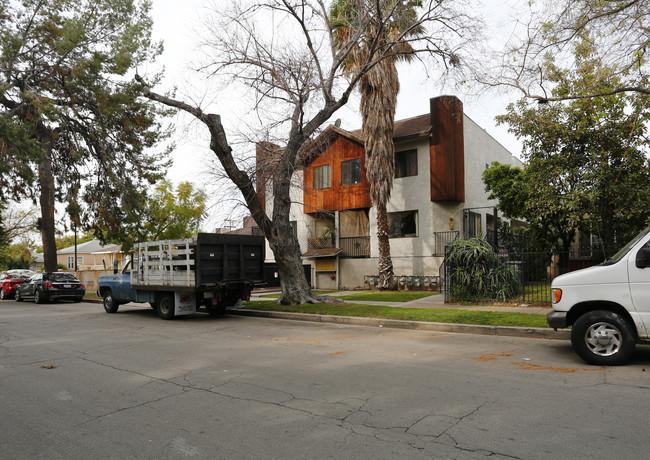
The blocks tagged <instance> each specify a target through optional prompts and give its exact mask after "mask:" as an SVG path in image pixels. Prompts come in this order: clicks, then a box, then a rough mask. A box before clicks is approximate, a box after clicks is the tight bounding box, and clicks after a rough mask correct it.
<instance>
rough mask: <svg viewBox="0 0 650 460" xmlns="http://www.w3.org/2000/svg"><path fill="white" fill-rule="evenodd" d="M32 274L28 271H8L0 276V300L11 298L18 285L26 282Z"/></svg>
mask: <svg viewBox="0 0 650 460" xmlns="http://www.w3.org/2000/svg"><path fill="white" fill-rule="evenodd" d="M33 274H34V272H31V271H29V270H9V271H6V272H4V273H2V274H1V275H0V300H4V299H8V298H10V297H13V296H14V294H15V292H16V288H17V287H18V285H19V284H22V283H24V282H25V280H28V279H29V278H30V277H31V276H32V275H33Z"/></svg>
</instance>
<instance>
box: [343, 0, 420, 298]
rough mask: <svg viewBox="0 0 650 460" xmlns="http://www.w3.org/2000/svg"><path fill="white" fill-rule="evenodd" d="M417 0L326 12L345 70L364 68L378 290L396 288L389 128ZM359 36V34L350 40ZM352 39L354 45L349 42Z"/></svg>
mask: <svg viewBox="0 0 650 460" xmlns="http://www.w3.org/2000/svg"><path fill="white" fill-rule="evenodd" d="M421 3H422V2H421V1H400V0H378V1H373V2H364V1H363V0H336V1H335V2H334V3H333V5H332V9H331V11H330V20H331V25H332V28H333V30H334V43H335V46H336V47H337V49H338V51H339V52H340V53H348V54H347V59H346V60H345V64H344V71H345V72H346V73H348V74H349V75H351V76H355V75H357V74H358V73H360V72H362V71H364V70H367V72H365V73H363V74H362V76H361V78H360V80H359V91H360V93H361V106H360V110H361V117H362V133H363V138H364V144H365V145H364V147H365V152H366V177H367V178H368V182H369V183H370V197H371V199H372V202H373V204H374V205H375V206H376V207H377V238H378V240H379V282H378V283H377V287H378V288H379V289H394V288H395V286H396V283H395V277H394V273H393V262H392V259H391V255H390V240H389V237H388V236H389V226H388V214H387V212H386V204H387V203H388V200H389V199H390V193H391V190H392V188H393V178H394V176H395V145H394V144H393V128H394V118H395V107H396V105H397V93H398V92H399V77H398V74H397V67H396V65H395V64H396V62H397V60H398V59H401V60H410V59H411V58H412V57H413V48H412V47H411V45H410V44H409V40H410V39H413V38H415V37H417V36H419V35H422V34H423V33H424V28H423V27H422V26H419V25H417V14H416V8H417V7H419V6H421ZM357 34H358V35H360V36H358V37H356V38H353V37H355V36H357ZM350 43H354V45H353V46H350V45H349V44H350ZM369 67H370V68H369ZM368 68H369V70H368Z"/></svg>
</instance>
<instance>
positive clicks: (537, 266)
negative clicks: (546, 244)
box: [441, 248, 596, 305]
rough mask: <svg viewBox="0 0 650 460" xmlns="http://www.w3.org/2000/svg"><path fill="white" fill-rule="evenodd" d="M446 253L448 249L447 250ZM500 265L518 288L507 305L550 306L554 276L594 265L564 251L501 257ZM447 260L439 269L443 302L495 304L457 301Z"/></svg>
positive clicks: (453, 278)
mask: <svg viewBox="0 0 650 460" xmlns="http://www.w3.org/2000/svg"><path fill="white" fill-rule="evenodd" d="M447 251H449V248H447ZM501 257H502V261H503V263H504V264H505V265H506V266H507V267H509V269H510V270H512V271H514V272H515V274H516V275H517V278H518V279H519V282H520V283H519V284H520V285H519V289H518V292H517V294H516V295H515V296H513V297H511V298H510V299H507V301H508V302H513V303H520V304H533V305H550V304H551V281H552V280H553V278H555V277H556V276H558V275H560V274H562V273H568V272H570V271H575V270H580V269H582V268H587V267H590V266H592V265H595V264H596V262H594V261H593V260H591V259H586V258H585V259H572V258H570V254H569V253H568V252H565V253H562V252H527V253H522V254H517V255H501ZM448 260H449V259H448V257H446V256H445V260H444V262H443V266H442V270H441V286H442V289H443V292H444V295H445V302H460V301H463V300H472V301H485V302H489V301H495V300H496V299H491V298H482V299H476V298H473V299H464V298H459V294H458V293H459V292H461V291H462V290H460V289H455V286H454V282H455V277H454V270H455V269H456V267H453V266H450V264H449V262H448Z"/></svg>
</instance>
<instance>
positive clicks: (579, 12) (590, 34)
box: [479, 0, 650, 103]
mask: <svg viewBox="0 0 650 460" xmlns="http://www.w3.org/2000/svg"><path fill="white" fill-rule="evenodd" d="M530 6H531V8H530V10H529V17H530V18H531V19H530V20H528V22H525V23H520V24H519V30H518V31H516V32H515V33H514V34H513V35H514V36H515V37H517V38H516V39H515V41H514V42H511V43H509V44H508V45H506V49H505V51H501V52H499V54H500V59H498V58H497V59H494V60H493V62H497V63H498V65H497V66H493V67H492V68H491V69H490V70H491V72H490V73H486V74H484V75H483V76H482V77H480V78H479V80H480V81H481V82H482V83H484V84H487V85H488V86H501V87H504V86H505V87H511V88H515V89H516V90H518V91H519V92H521V93H522V94H523V95H524V97H525V98H528V99H532V100H536V101H538V102H540V103H546V102H552V101H561V100H575V99H585V98H591V97H598V96H608V95H613V94H617V93H623V92H631V93H640V94H650V64H649V63H648V56H647V54H646V53H647V52H648V48H649V46H650V32H649V31H650V0H625V1H599V0H562V1H560V2H558V1H556V0H543V1H540V2H537V3H535V2H531V3H530ZM580 42H583V43H589V46H591V47H592V48H593V49H594V50H595V51H596V52H597V54H598V57H599V58H600V59H601V61H602V62H603V64H604V67H603V68H604V69H606V70H607V72H608V77H609V78H611V80H612V86H611V87H610V88H607V89H605V90H603V89H600V90H594V91H592V92H589V93H584V94H578V93H573V92H568V93H563V94H554V93H553V89H554V85H553V83H552V82H551V81H550V80H552V78H550V77H552V76H553V74H557V73H558V72H572V71H574V70H575V69H576V66H578V65H579V63H577V62H576V61H575V47H576V46H582V45H581V44H580Z"/></svg>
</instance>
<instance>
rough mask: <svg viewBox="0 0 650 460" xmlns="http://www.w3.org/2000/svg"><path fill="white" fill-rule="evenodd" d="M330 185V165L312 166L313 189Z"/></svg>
mask: <svg viewBox="0 0 650 460" xmlns="http://www.w3.org/2000/svg"><path fill="white" fill-rule="evenodd" d="M331 186H332V167H331V165H321V166H314V190H320V189H323V188H330V187H331Z"/></svg>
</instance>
